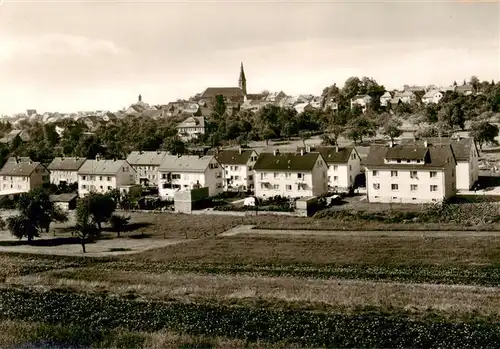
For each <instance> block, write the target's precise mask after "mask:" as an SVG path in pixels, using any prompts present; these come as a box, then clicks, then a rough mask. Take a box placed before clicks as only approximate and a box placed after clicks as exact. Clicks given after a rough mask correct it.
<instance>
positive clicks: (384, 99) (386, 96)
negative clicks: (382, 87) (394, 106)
mask: <svg viewBox="0 0 500 349" xmlns="http://www.w3.org/2000/svg"><path fill="white" fill-rule="evenodd" d="M391 99H392V95H391V93H390V92H389V91H385V92H384V94H383V95H382V96H380V106H381V107H387V106H388V105H389V102H390V100H391Z"/></svg>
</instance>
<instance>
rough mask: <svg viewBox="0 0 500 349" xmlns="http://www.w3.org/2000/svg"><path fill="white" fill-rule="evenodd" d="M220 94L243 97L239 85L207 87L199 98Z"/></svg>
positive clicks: (208, 97)
mask: <svg viewBox="0 0 500 349" xmlns="http://www.w3.org/2000/svg"><path fill="white" fill-rule="evenodd" d="M219 95H222V96H224V97H243V90H242V89H241V88H239V87H209V88H207V89H206V90H205V91H204V92H203V93H202V94H201V96H200V98H207V99H211V98H214V97H216V96H219Z"/></svg>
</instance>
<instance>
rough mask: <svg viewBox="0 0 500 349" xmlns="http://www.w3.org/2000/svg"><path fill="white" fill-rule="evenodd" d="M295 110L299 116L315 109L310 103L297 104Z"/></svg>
mask: <svg viewBox="0 0 500 349" xmlns="http://www.w3.org/2000/svg"><path fill="white" fill-rule="evenodd" d="M293 109H295V111H296V112H297V114H300V113H303V112H308V111H313V110H315V108H314V107H313V106H312V105H311V104H310V103H309V102H304V103H298V104H295V105H294V106H293Z"/></svg>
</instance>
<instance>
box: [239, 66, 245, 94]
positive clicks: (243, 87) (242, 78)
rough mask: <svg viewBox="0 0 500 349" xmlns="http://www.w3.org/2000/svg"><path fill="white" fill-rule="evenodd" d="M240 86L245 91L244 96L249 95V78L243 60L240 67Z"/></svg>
mask: <svg viewBox="0 0 500 349" xmlns="http://www.w3.org/2000/svg"><path fill="white" fill-rule="evenodd" d="M238 86H239V88H241V90H242V91H243V96H245V97H246V95H247V78H246V77H245V70H244V69H243V62H241V68H240V79H239V80H238Z"/></svg>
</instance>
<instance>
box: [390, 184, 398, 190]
mask: <svg viewBox="0 0 500 349" xmlns="http://www.w3.org/2000/svg"><path fill="white" fill-rule="evenodd" d="M398 189H399V186H398V185H397V184H391V190H398Z"/></svg>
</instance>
